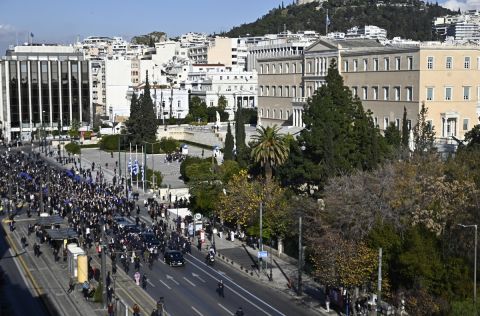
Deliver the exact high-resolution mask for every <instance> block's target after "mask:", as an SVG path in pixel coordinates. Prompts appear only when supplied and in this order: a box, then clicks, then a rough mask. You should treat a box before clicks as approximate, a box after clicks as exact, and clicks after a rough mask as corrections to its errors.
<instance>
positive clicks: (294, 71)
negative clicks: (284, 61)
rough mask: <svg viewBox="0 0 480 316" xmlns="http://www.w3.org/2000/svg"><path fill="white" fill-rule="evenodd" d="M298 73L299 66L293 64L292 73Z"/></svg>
mask: <svg viewBox="0 0 480 316" xmlns="http://www.w3.org/2000/svg"><path fill="white" fill-rule="evenodd" d="M296 72H297V64H295V63H293V64H292V73H296Z"/></svg>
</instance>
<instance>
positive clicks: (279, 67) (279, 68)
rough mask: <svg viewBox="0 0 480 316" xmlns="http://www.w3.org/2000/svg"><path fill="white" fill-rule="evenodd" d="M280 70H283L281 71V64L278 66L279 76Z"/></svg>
mask: <svg viewBox="0 0 480 316" xmlns="http://www.w3.org/2000/svg"><path fill="white" fill-rule="evenodd" d="M282 70H283V69H282V64H279V65H278V73H279V74H281V73H282Z"/></svg>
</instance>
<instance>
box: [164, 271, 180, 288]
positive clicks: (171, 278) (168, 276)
mask: <svg viewBox="0 0 480 316" xmlns="http://www.w3.org/2000/svg"><path fill="white" fill-rule="evenodd" d="M167 279H168V280H170V281H172V282H173V283H175V284H176V285H180V283H178V282H177V280H175V279H174V278H173V277H172V276H171V275H168V274H167Z"/></svg>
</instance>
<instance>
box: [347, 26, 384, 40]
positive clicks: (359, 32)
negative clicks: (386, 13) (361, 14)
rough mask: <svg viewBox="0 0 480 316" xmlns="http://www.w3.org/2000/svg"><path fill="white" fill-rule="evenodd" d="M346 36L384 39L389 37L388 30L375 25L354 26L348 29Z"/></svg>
mask: <svg viewBox="0 0 480 316" xmlns="http://www.w3.org/2000/svg"><path fill="white" fill-rule="evenodd" d="M345 38H366V39H378V40H380V41H384V40H386V39H387V30H385V29H382V28H380V27H378V26H375V25H365V26H362V27H358V26H354V27H352V28H350V29H348V30H347V34H345Z"/></svg>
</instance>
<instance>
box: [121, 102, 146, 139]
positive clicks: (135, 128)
mask: <svg viewBox="0 0 480 316" xmlns="http://www.w3.org/2000/svg"><path fill="white" fill-rule="evenodd" d="M141 121H142V113H141V111H140V103H139V100H138V98H137V94H136V93H133V95H132V99H131V100H130V117H129V118H128V120H127V121H126V122H125V125H126V126H127V129H128V132H129V134H131V135H130V137H129V138H130V140H129V141H130V142H132V143H135V144H136V143H138V142H139V141H140V139H141Z"/></svg>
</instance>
